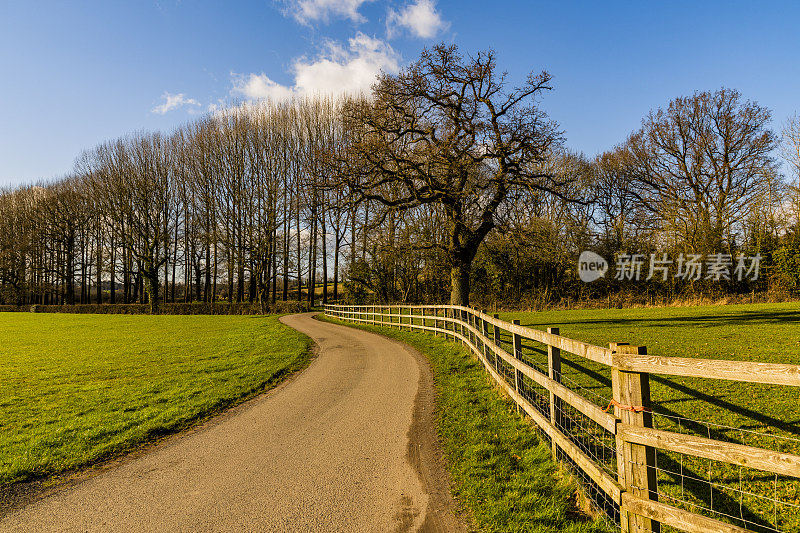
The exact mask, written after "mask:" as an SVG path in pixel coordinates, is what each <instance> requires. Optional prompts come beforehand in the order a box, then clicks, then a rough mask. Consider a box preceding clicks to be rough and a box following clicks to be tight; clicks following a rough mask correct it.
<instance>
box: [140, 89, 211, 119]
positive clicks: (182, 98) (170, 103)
mask: <svg viewBox="0 0 800 533" xmlns="http://www.w3.org/2000/svg"><path fill="white" fill-rule="evenodd" d="M161 98H163V99H164V103H163V104H161V105H157V106H155V107H154V108H153V109H151V110H150V112H151V113H155V114H157V115H165V114H167V113H168V112H170V111H172V110H173V109H178V108H180V107H183V106H187V105H188V106H200V102H198V101H197V100H195V99H194V98H186V95H185V94H183V93H178V94H170V93H168V92H165V93H164V94H162V95H161Z"/></svg>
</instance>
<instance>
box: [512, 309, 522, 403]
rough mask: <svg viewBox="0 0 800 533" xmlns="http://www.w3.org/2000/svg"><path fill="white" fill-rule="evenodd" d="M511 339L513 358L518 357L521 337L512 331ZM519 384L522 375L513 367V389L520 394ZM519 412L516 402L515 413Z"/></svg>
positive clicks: (514, 322) (517, 323) (520, 351)
mask: <svg viewBox="0 0 800 533" xmlns="http://www.w3.org/2000/svg"><path fill="white" fill-rule="evenodd" d="M511 323H512V324H514V325H515V326H519V320H512V321H511ZM512 339H513V342H512V346H513V350H514V353H513V354H512V355H513V356H514V359H519V354H520V353H522V337H520V336H519V335H517V334H516V333H514V334H513V337H512ZM521 384H522V376H520V375H519V370H517V369H516V368H515V369H514V390H515V391H516V392H517V394H520V392H519V386H520V385H521ZM520 396H521V394H520ZM519 412H520V408H519V404H517V414H519Z"/></svg>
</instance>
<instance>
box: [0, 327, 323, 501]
mask: <svg viewBox="0 0 800 533" xmlns="http://www.w3.org/2000/svg"><path fill="white" fill-rule="evenodd" d="M0 339H2V341H0V376H2V378H0V487H2V486H3V485H8V484H11V483H14V482H19V481H25V480H30V479H35V478H41V477H44V476H49V475H52V474H58V473H62V472H65V471H69V470H72V469H76V468H79V467H82V466H85V465H88V464H90V463H92V462H96V461H98V460H102V459H105V458H109V457H113V456H115V455H118V454H119V453H121V452H124V451H126V450H130V449H131V448H133V447H135V446H137V445H140V444H142V443H146V442H148V441H152V440H154V439H156V438H158V437H160V436H162V435H165V434H168V433H171V432H174V431H177V430H179V429H181V428H184V427H187V426H189V425H191V424H192V423H195V422H197V421H198V420H202V419H203V418H205V417H207V416H208V415H210V414H213V413H216V412H218V411H220V410H221V409H223V408H225V407H228V406H230V405H233V404H235V403H237V402H239V401H241V400H243V399H245V398H247V397H250V396H252V395H254V394H255V393H257V392H260V391H263V390H265V389H267V388H269V387H270V386H272V385H274V384H276V383H277V382H278V381H280V380H281V379H282V378H284V377H285V376H287V375H288V374H289V373H290V372H292V371H293V370H296V369H298V368H301V367H302V366H303V365H305V364H306V362H307V361H308V358H309V355H308V354H309V351H308V347H309V342H310V341H309V340H308V339H307V338H306V337H304V336H303V335H301V334H300V333H297V332H295V331H294V330H292V329H291V328H288V327H287V326H284V325H283V324H281V323H280V322H279V321H278V319H277V317H275V316H267V317H261V316H144V315H138V316H135V315H73V314H29V313H0Z"/></svg>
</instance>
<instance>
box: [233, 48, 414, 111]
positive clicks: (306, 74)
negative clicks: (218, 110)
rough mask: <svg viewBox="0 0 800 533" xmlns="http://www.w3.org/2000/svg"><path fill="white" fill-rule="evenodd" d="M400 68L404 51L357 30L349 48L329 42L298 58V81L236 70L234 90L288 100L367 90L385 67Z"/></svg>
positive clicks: (247, 95)
mask: <svg viewBox="0 0 800 533" xmlns="http://www.w3.org/2000/svg"><path fill="white" fill-rule="evenodd" d="M399 70H400V55H399V54H398V53H397V52H395V51H394V49H393V48H392V47H391V46H390V45H389V44H388V43H386V42H384V41H382V40H380V39H376V38H374V37H370V36H368V35H365V34H363V33H360V32H359V33H357V34H356V35H355V37H352V38H351V39H349V41H348V46H347V48H345V47H343V46H342V45H340V44H338V43H334V42H329V43H328V44H327V46H326V50H325V51H324V52H323V53H322V54H320V55H319V56H318V57H317V58H315V59H311V60H309V59H308V58H305V57H303V58H300V59H297V60H296V61H295V62H294V65H293V66H292V73H293V75H294V84H293V85H292V86H287V85H281V84H279V83H277V82H275V81H274V80H272V79H270V78H269V77H268V76H267V75H266V74H263V73H262V74H248V75H240V74H233V75H232V76H233V88H232V89H231V94H232V95H234V96H243V97H245V98H247V99H248V100H266V99H269V100H272V101H285V100H288V99H290V98H291V97H293V96H295V95H299V96H309V95H315V94H342V93H348V94H353V93H364V92H367V91H369V89H370V87H371V86H372V84H373V83H374V82H375V80H376V78H377V76H378V74H379V73H380V72H381V71H384V72H388V73H396V72H398V71H399Z"/></svg>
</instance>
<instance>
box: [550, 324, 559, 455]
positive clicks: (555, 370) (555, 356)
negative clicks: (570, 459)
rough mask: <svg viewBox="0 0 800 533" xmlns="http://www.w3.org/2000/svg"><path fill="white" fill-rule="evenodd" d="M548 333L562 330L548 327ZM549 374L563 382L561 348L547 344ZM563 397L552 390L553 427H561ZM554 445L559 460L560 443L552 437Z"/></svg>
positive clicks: (554, 452)
mask: <svg viewBox="0 0 800 533" xmlns="http://www.w3.org/2000/svg"><path fill="white" fill-rule="evenodd" d="M547 333H550V334H552V335H558V334H559V333H560V330H559V329H558V328H547ZM547 375H548V376H549V377H550V379H552V380H553V381H556V382H558V383H561V348H556V347H554V346H550V345H549V344H548V345H547ZM560 411H561V398H556V395H555V394H553V391H550V423H551V424H553V427H555V428H558V429H559V431H560V430H561V429H560V427H559V426H560V424H561V415H560V414H559V413H560ZM551 443H552V445H553V460H554V461H556V460H558V445H557V444H556V441H555V440H552V439H551Z"/></svg>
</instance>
